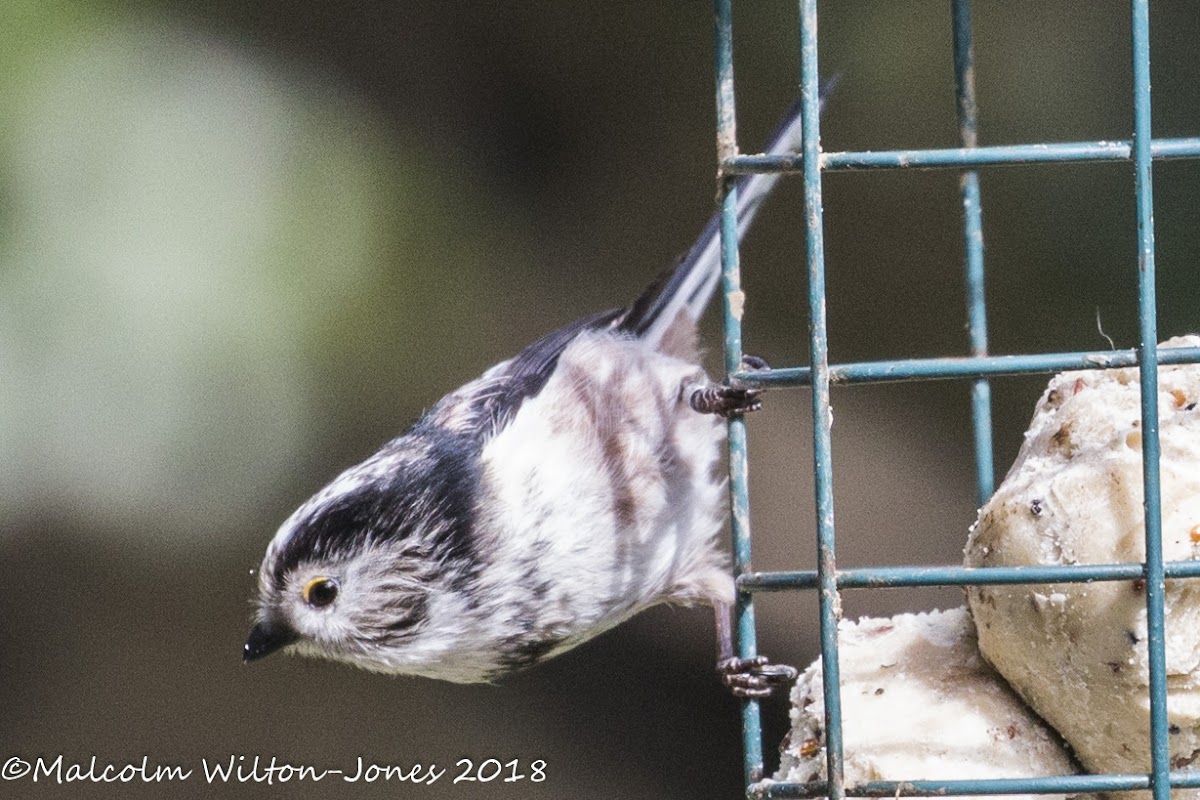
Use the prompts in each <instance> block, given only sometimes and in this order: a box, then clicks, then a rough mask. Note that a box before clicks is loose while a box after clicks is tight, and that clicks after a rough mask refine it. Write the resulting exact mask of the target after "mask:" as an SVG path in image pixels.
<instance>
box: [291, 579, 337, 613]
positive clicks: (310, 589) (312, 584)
mask: <svg viewBox="0 0 1200 800" xmlns="http://www.w3.org/2000/svg"><path fill="white" fill-rule="evenodd" d="M337 595H338V585H337V581H335V580H334V579H333V578H327V577H324V576H321V577H318V578H313V579H312V580H310V581H309V582H308V583H306V584H304V589H302V590H301V591H300V597H301V598H302V599H303V600H304V602H305V603H307V604H308V605H310V606H312V607H313V608H325V607H326V606H328V605H330V604H332V603H333V601H334V600H336V599H337Z"/></svg>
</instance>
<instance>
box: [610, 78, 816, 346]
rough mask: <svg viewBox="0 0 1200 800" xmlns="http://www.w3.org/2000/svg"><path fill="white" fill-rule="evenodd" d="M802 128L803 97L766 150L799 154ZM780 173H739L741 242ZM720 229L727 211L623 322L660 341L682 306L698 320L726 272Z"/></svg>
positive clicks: (706, 228) (717, 216) (712, 221)
mask: <svg viewBox="0 0 1200 800" xmlns="http://www.w3.org/2000/svg"><path fill="white" fill-rule="evenodd" d="M835 84H836V78H835V79H831V80H829V81H826V83H825V85H824V86H822V87H821V98H820V99H821V106H822V108H824V105H825V101H826V100H827V99H828V97H829V95H830V93H831V92H832V91H833V88H834V85H835ZM802 133H803V127H802V125H801V119H800V101H799V100H797V101H796V102H795V103H793V104H792V107H791V108H790V109H788V113H787V115H786V116H785V117H784V119H783V122H782V123H781V124H780V126H779V128H778V129H777V130H776V131H775V134H774V135H773V136H772V137H771V140H770V143H769V144H768V145H767V148H766V150H765V151H764V152H765V153H766V154H768V155H784V154H787V153H794V152H796V151H797V150H799V149H800V145H801V136H802ZM779 177H780V176H779V175H778V174H758V175H743V176H741V177H740V178H738V180H737V233H738V241H741V239H742V237H744V236H745V235H746V231H748V230H749V229H750V225H751V223H752V222H753V221H754V216H755V214H757V213H758V207H759V206H760V205H761V204H762V201H763V200H764V199H765V198H766V196H767V195H768V194H770V193H771V190H772V189H773V188H775V183H776V182H777V181H778V180H779ZM720 229H721V214H720V212H719V211H718V212H717V213H715V214H713V216H712V218H711V219H709V221H708V224H707V225H705V226H704V230H703V231H701V233H700V238H698V239H697V240H696V243H695V244H693V245H692V248H691V249H690V250H688V252H687V255H685V256H684V257H683V260H682V261H681V262H680V263H679V265H678V266H676V267H675V269H674V270H672V271H671V272H670V273H669V274H668V275H666V276H664V278H663V279H660V280H659V281H656V282H655V284H654V285H652V286H651V287H650V288H648V289H647V290H646V292H645V293H643V294H642V296H641V297H640V298H638V300H637V302H636V303H634V305H633V306H632V307H631V308H630V309H629V312H628V313H627V314H626V315H625V316H624V317H623V318H622V319H621V321H620V327H621V328H623V329H625V330H627V331H630V332H631V333H634V334H636V335H637V336H638V337H640V338H644V339H648V340H650V341H653V342H657V341H659V340H661V339H662V337H663V334H664V333H665V332H666V331H667V329H668V328H669V327H670V326H671V324H672V323H673V322H674V321H675V320H676V319H677V318H678V316H679V313H680V311H684V310H686V311H687V313H688V314H689V315H690V316H691V317H692V318H693V319H697V320H698V319H699V318H700V316H701V315H702V314H703V313H704V310H705V309H706V308H707V307H708V303H709V301H710V300H711V299H712V296H713V293H714V292H715V291H716V288H717V284H718V282H719V280H720V277H721V237H720Z"/></svg>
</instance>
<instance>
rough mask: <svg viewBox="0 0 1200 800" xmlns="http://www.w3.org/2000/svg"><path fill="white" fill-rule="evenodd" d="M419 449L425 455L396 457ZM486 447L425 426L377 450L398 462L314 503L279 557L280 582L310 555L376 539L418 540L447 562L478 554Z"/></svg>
mask: <svg viewBox="0 0 1200 800" xmlns="http://www.w3.org/2000/svg"><path fill="white" fill-rule="evenodd" d="M396 453H404V454H412V453H419V454H420V455H419V456H418V457H415V458H412V457H405V458H399V457H394V456H395V454H396ZM478 454H479V451H478V445H477V444H476V443H475V442H473V441H471V440H470V439H468V438H466V437H463V436H458V435H454V434H452V433H448V432H446V431H444V430H442V429H440V428H436V427H432V426H422V425H420V424H418V425H417V426H415V427H414V428H413V429H412V430H410V431H409V432H408V433H406V434H405V435H404V436H401V437H400V438H399V439H396V440H394V441H392V442H390V443H388V444H387V445H386V446H384V448H383V449H382V450H381V451H380V452H379V453H378V454H377V455H376V456H374V458H375V459H380V460H381V461H383V462H384V463H385V464H386V463H387V462H388V461H389V460H391V461H394V463H395V467H394V468H392V469H385V470H383V471H381V472H377V473H376V474H375V476H374V477H372V478H370V479H368V480H367V481H365V482H364V483H362V484H361V485H359V486H357V487H356V488H354V489H352V490H351V491H348V492H345V493H344V494H341V495H338V496H336V497H334V498H332V499H330V500H329V501H328V502H327V503H324V504H322V505H319V506H316V507H314V508H313V509H312V510H311V511H310V512H309V514H308V516H307V517H305V518H303V519H301V520H299V521H298V523H297V525H296V528H295V530H294V531H293V532H292V535H291V536H290V537H289V539H288V541H287V543H286V544H285V546H284V549H283V552H282V553H281V554H280V557H279V558H278V560H277V561H276V563H275V568H274V570H273V574H274V577H275V580H276V582H280V581H282V579H283V577H284V576H285V575H286V574H287V573H288V572H289V571H291V570H293V569H295V568H296V567H297V566H299V565H300V564H302V563H304V562H306V561H318V560H329V559H336V558H340V557H346V556H348V555H350V554H353V553H355V552H357V551H359V550H362V549H363V548H364V547H366V546H367V545H369V544H373V543H374V544H381V543H386V542H398V541H407V540H412V539H418V540H424V541H414V542H413V544H414V545H419V549H420V551H422V552H427V553H429V554H430V557H431V558H436V559H438V560H439V561H443V562H444V561H447V560H451V559H461V558H464V557H465V556H466V555H468V553H469V552H470V541H471V528H472V525H473V522H474V508H475V496H476V492H477V489H478V484H479V455H478Z"/></svg>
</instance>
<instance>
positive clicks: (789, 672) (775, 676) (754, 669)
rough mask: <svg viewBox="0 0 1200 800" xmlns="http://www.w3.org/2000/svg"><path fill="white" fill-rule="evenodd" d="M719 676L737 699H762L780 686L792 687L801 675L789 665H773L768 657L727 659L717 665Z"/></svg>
mask: <svg viewBox="0 0 1200 800" xmlns="http://www.w3.org/2000/svg"><path fill="white" fill-rule="evenodd" d="M717 674H718V675H719V676H720V678H721V683H723V684H724V685H725V687H726V688H727V689H729V691H731V692H732V693H733V695H734V696H735V697H742V698H755V699H761V698H764V697H769V696H770V695H771V693H772V692H773V691H775V689H777V688H778V687H780V686H790V685H791V684H792V682H793V681H795V680H796V677H797V676H798V675H799V673H798V672H797V671H796V669H795V667H790V666H788V665H787V664H772V663H770V662H769V661H768V660H767V657H766V656H756V657H755V658H726V659H723V660H721V661H720V662H718V663H717Z"/></svg>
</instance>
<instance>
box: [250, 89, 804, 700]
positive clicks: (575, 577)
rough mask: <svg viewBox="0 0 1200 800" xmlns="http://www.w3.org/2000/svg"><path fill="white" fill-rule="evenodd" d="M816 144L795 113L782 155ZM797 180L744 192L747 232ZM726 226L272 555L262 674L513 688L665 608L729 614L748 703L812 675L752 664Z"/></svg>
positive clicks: (384, 454)
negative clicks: (526, 675) (744, 654)
mask: <svg viewBox="0 0 1200 800" xmlns="http://www.w3.org/2000/svg"><path fill="white" fill-rule="evenodd" d="M800 130H801V125H800V116H799V113H798V109H793V111H792V113H791V114H790V116H789V118H788V119H787V121H786V122H785V123H784V124H783V126H782V127H781V129H780V131H779V132H778V133H777V134H776V136H775V138H774V140H773V141H772V142H771V145H770V147H769V148H768V152H770V153H786V152H790V151H793V150H795V149H796V148H797V147H798V144H799V141H800ZM776 180H777V176H775V175H753V176H745V177H743V178H741V179H739V181H738V186H737V189H738V209H737V216H738V235H739V237H740V236H741V235H742V234H744V233H745V231H746V230H747V229H748V228H749V226H750V223H751V221H752V220H753V218H754V215H755V212H756V210H757V208H758V206H759V204H760V203H761V202H762V200H763V198H765V197H766V195H767V194H768V193H769V192H770V190H771V188H772V187H773V186H774V184H775V181H776ZM718 221H719V220H718V218H717V217H715V216H714V217H713V219H712V220H710V221H709V223H708V226H707V227H706V228H705V229H704V231H703V233H702V234H701V236H700V238H699V240H698V241H697V242H696V244H695V245H694V246H693V247H692V249H691V250H690V251H689V252H688V254H687V256H686V257H685V258H684V260H683V261H682V262H681V263H680V264H679V265H678V267H676V268H675V269H674V270H673V271H671V272H670V273H668V274H667V275H665V276H664V278H663V279H661V280H660V281H658V282H657V283H655V284H654V285H653V286H651V287H650V288H649V289H648V290H647V291H646V292H645V293H644V294H642V296H641V297H639V298H637V300H635V301H634V303H633V304H632V305H630V306H629V307H628V308H624V309H618V310H613V311H604V312H601V313H599V314H593V315H591V316H589V317H584V318H583V319H581V320H578V321H577V322H574V323H571V324H570V325H567V326H566V327H564V328H561V329H560V330H557V331H554V332H553V333H550V334H547V335H546V336H544V337H542V338H541V339H538V340H537V341H536V342H534V343H533V344H531V345H529V346H528V347H527V348H525V349H524V350H523V351H521V352H520V353H519V354H518V355H516V356H515V357H513V358H511V359H509V360H508V361H504V362H502V363H500V364H497V365H496V366H494V367H492V368H491V369H489V370H488V371H487V372H485V373H484V374H483V375H482V376H481V377H480V378H477V379H476V380H473V381H471V382H470V383H468V384H466V385H465V386H463V387H461V388H459V389H457V390H455V391H453V392H451V393H450V394H449V395H447V396H446V397H444V398H442V400H440V401H439V402H438V403H437V404H436V405H435V406H433V408H431V409H430V410H429V411H428V412H426V413H425V415H424V416H422V417H421V418H420V419H419V420H418V421H417V422H416V423H415V424H414V425H413V426H412V427H411V428H409V429H408V431H407V432H405V433H404V434H402V435H401V436H400V437H398V438H396V439H393V440H392V441H390V442H388V443H387V444H385V445H384V446H383V447H382V448H381V449H380V450H379V452H377V453H375V454H374V455H373V456H371V457H370V458H368V459H367V460H366V461H364V462H362V463H361V464H358V465H357V466H353V467H350V468H349V469H347V470H346V471H345V472H343V473H342V474H341V475H339V476H338V477H337V478H335V479H334V480H333V482H332V483H330V484H329V485H328V486H326V487H325V488H324V489H322V490H321V491H319V492H318V493H317V494H316V495H315V496H313V497H312V499H310V500H309V501H308V502H306V503H304V505H302V506H300V508H299V509H298V510H297V511H296V512H295V513H294V514H292V516H291V517H290V518H288V520H287V521H286V522H284V523H283V525H282V526H281V527H280V528H279V531H278V532H277V533H276V534H275V537H274V538H273V539H272V540H271V543H270V545H269V546H268V547H267V552H266V556H265V557H264V558H263V562H262V568H261V570H260V572H259V577H258V595H259V596H258V614H257V621H256V624H255V625H254V628H253V629H252V630H251V631H250V635H249V638H248V639H247V640H246V644H245V650H244V658H245V660H247V661H250V660H254V659H258V658H261V657H263V656H265V655H268V654H269V653H273V652H275V651H276V650H279V649H281V648H285V647H286V648H289V649H291V650H293V651H295V652H298V653H302V654H304V655H312V656H323V657H325V658H331V659H336V660H338V661H346V662H349V663H351V664H355V665H358V666H360V667H365V668H367V669H370V670H376V671H379V672H389V673H399V674H412V675H424V676H428V677H432V678H442V679H445V680H451V681H458V682H478V681H491V680H494V679H496V678H498V677H500V676H503V675H505V674H507V673H510V672H513V671H515V670H518V669H523V668H525V667H529V666H531V665H533V664H536V663H538V662H540V661H542V660H544V659H547V658H550V657H551V656H554V655H556V654H558V653H561V652H563V651H565V650H568V649H570V648H572V647H574V646H576V645H578V644H580V643H581V642H584V641H587V640H588V639H591V638H592V637H594V636H596V635H597V634H599V633H602V632H603V631H605V630H608V629H609V628H611V627H613V626H614V625H617V624H618V623H620V622H622V621H623V620H626V619H628V618H629V617H631V616H633V615H634V614H636V613H638V612H639V611H641V610H643V609H645V608H648V607H650V606H653V605H656V604H658V603H676V604H681V605H692V604H695V603H707V604H709V605H711V606H712V607H713V608H714V609H715V611H716V619H717V632H718V639H719V642H718V651H719V652H718V665H717V668H718V673H719V674H720V676H721V678H722V680H723V682H724V683H725V684H726V685H727V686H728V687H729V688H730V689H731V690H733V692H734V694H736V695H738V696H742V697H762V696H765V695H767V694H769V693H770V691H771V689H772V687H773V686H775V685H777V684H780V683H786V682H790V681H791V680H792V679H794V678H795V674H796V673H795V670H793V669H792V668H791V667H786V666H781V665H771V664H768V663H767V661H766V659H765V658H761V657H760V658H757V659H739V658H735V657H734V654H733V643H732V636H731V632H730V608H731V605H732V603H733V600H734V582H733V577H732V575H731V570H730V567H729V562H728V557H727V555H726V553H725V551H724V548H723V547H722V546H721V545H720V543H719V539H720V536H719V534H720V532H721V531H722V530H723V528H724V519H725V507H726V499H725V489H724V486H725V483H724V480H723V479H722V478H721V477H719V476H718V475H717V474H716V472H717V470H716V467H717V462H718V460H719V457H720V454H721V447H722V442H723V437H724V434H725V425H724V423H723V421H722V420H721V417H728V416H731V415H735V414H742V413H745V412H747V411H753V410H755V409H757V408H758V407H759V405H760V403H759V400H758V399H757V395H758V393H757V392H756V391H754V390H748V389H745V388H742V387H738V386H730V385H721V384H716V383H713V382H712V381H710V380H709V379H708V378H707V377H706V376H705V374H704V371H703V370H702V369H701V367H700V366H699V356H698V351H697V344H696V339H697V335H696V324H697V320H698V319H699V318H700V315H701V314H702V313H703V311H704V309H705V307H706V306H707V305H708V302H709V300H710V299H711V297H712V295H713V293H714V290H715V289H716V286H717V283H718V279H719V277H720V258H719V241H718V239H719V237H718ZM751 365H752V366H753V364H751Z"/></svg>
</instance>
